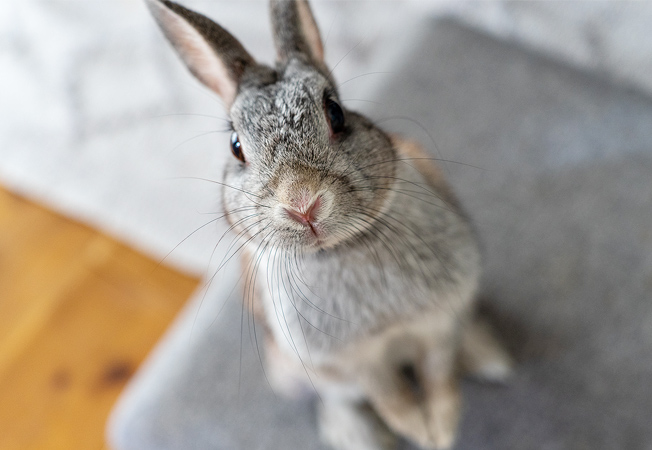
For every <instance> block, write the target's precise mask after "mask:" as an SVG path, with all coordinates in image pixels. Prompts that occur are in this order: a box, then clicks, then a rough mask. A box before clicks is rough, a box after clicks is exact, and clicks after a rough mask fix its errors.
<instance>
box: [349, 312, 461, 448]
mask: <svg viewBox="0 0 652 450" xmlns="http://www.w3.org/2000/svg"><path fill="white" fill-rule="evenodd" d="M458 334H459V329H458V322H457V321H456V320H455V319H453V318H451V317H449V316H448V315H446V317H444V316H443V315H441V314H438V313H433V314H431V315H425V317H422V318H420V319H418V320H415V321H412V322H411V323H410V324H405V323H404V324H401V325H397V326H395V327H393V328H392V329H390V330H388V331H387V332H385V333H383V334H381V335H380V336H378V337H376V338H375V339H374V341H373V342H369V343H367V348H366V349H365V350H364V352H365V353H362V354H366V355H369V356H370V358H369V359H368V360H367V362H366V363H365V365H364V367H362V368H361V369H360V372H359V373H360V376H359V380H360V383H361V384H362V386H363V389H364V391H365V393H366V395H367V397H368V399H369V402H370V404H371V405H372V406H373V407H374V409H375V410H376V411H377V413H378V415H379V416H380V417H381V418H382V419H383V420H384V421H385V422H386V423H387V425H388V426H389V427H390V429H392V430H393V431H394V432H396V433H397V434H400V435H402V436H405V437H406V438H408V439H410V440H412V441H414V442H415V443H417V444H419V445H420V446H422V447H423V448H428V449H447V448H450V447H451V446H452V445H453V443H454V441H455V435H456V432H457V425H458V422H459V417H460V403H461V401H460V391H459V387H458V383H457V378H456V370H455V363H456V357H457V352H458V345H457V342H458Z"/></svg>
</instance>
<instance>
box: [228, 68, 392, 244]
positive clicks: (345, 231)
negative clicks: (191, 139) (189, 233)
mask: <svg viewBox="0 0 652 450" xmlns="http://www.w3.org/2000/svg"><path fill="white" fill-rule="evenodd" d="M240 89H241V90H240V92H239V94H238V95H237V96H236V98H235V100H234V103H233V105H232V107H231V111H230V115H231V121H232V126H233V129H234V132H235V133H237V139H238V140H239V144H240V151H241V152H242V156H243V160H244V162H243V161H239V160H236V159H233V160H232V161H230V162H229V163H228V167H227V168H226V170H225V177H224V183H225V185H226V186H225V187H224V188H223V194H222V198H223V201H224V206H225V212H226V213H227V214H228V217H229V220H230V222H231V224H232V225H233V226H234V228H235V230H236V231H238V232H242V233H244V234H246V235H249V236H250V238H251V239H252V240H253V241H254V242H263V241H266V242H269V243H270V244H271V245H273V246H279V247H284V248H292V249H301V250H304V251H311V250H313V251H314V250H318V249H322V248H330V247H334V246H336V245H338V244H339V243H341V242H345V241H346V240H348V239H352V238H355V237H356V236H358V235H359V234H360V233H364V232H367V231H368V230H369V228H370V227H372V226H373V222H374V217H377V216H378V214H380V213H381V211H382V210H383V208H384V205H385V203H386V201H387V197H388V192H389V188H390V186H391V184H392V177H393V175H394V170H393V164H394V160H395V159H396V156H395V154H394V149H393V148H392V146H391V144H390V141H389V139H388V137H387V136H386V135H385V134H384V133H383V132H381V131H380V130H379V129H377V128H375V127H374V126H373V125H372V124H371V123H370V122H369V121H368V120H366V119H365V118H363V117H362V116H360V115H358V114H356V113H354V112H352V111H348V110H344V109H342V108H341V107H340V106H339V100H338V98H337V94H336V91H335V89H334V87H333V85H332V83H331V82H330V81H329V80H328V78H327V77H326V76H325V75H323V74H322V73H321V72H320V71H319V70H316V69H315V68H314V67H312V66H310V65H307V64H305V63H303V62H302V61H300V60H299V59H291V60H290V61H289V63H288V64H286V65H285V66H283V67H281V68H280V69H279V71H278V72H277V73H276V76H270V75H269V74H267V76H265V77H261V76H258V77H255V78H254V77H252V78H250V79H248V80H243V83H242V84H241V87H240Z"/></svg>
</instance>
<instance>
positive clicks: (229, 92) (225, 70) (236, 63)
mask: <svg viewBox="0 0 652 450" xmlns="http://www.w3.org/2000/svg"><path fill="white" fill-rule="evenodd" d="M147 5H148V6H149V9H150V11H151V12H152V15H153V16H154V18H155V19H156V21H157V22H158V24H159V26H160V27H161V29H162V30H163V32H164V34H165V36H166V37H167V38H168V40H169V41H170V42H171V43H172V45H173V46H174V48H175V49H176V50H177V52H178V53H179V55H180V56H181V59H182V60H183V61H184V62H185V64H186V66H188V69H190V72H192V74H193V75H195V76H196V77H197V78H198V79H199V81H201V82H202V83H204V84H205V85H206V86H207V87H209V88H210V89H211V90H212V91H214V92H215V93H217V94H218V95H219V96H220V97H221V98H222V100H223V101H224V103H225V105H226V107H227V108H229V107H230V106H231V104H232V103H233V101H234V100H235V96H236V94H237V91H238V85H239V83H240V80H241V79H242V76H243V75H244V72H245V70H246V68H247V67H249V66H253V65H255V61H254V59H253V58H252V57H251V56H250V55H249V53H247V51H246V50H245V49H244V47H242V45H241V44H240V42H238V40H237V39H235V38H234V37H233V36H232V35H231V34H229V32H228V31H226V30H225V29H224V28H222V27H220V26H219V25H218V24H216V23H215V22H213V21H212V20H210V19H208V18H207V17H205V16H202V15H201V14H198V13H196V12H194V11H191V10H189V9H186V8H184V7H183V6H180V5H177V4H176V3H172V2H170V1H165V0H164V1H160V0H147Z"/></svg>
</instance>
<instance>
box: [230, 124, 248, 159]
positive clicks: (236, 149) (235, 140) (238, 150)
mask: <svg viewBox="0 0 652 450" xmlns="http://www.w3.org/2000/svg"><path fill="white" fill-rule="evenodd" d="M231 152H233V156H235V157H236V158H238V159H239V160H240V161H242V162H245V157H244V153H242V144H241V143H240V138H239V137H238V133H237V132H236V131H234V132H233V133H231Z"/></svg>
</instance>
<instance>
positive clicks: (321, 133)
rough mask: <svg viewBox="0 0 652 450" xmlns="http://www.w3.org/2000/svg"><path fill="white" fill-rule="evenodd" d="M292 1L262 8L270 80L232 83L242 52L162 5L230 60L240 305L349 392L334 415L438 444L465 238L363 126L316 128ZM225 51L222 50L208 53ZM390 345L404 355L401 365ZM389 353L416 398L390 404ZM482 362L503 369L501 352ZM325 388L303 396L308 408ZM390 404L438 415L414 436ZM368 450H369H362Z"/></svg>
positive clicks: (442, 201)
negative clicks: (246, 260)
mask: <svg viewBox="0 0 652 450" xmlns="http://www.w3.org/2000/svg"><path fill="white" fill-rule="evenodd" d="M150 1H152V0H150ZM300 2H301V0H299V2H294V1H289V2H288V1H284V0H280V1H272V3H271V11H272V22H273V29H274V30H275V41H276V45H277V51H278V53H279V60H278V62H277V67H276V68H275V69H272V68H269V67H266V66H263V65H258V64H254V63H250V62H248V61H247V64H246V67H247V70H245V71H242V70H241V66H240V65H239V64H240V62H239V61H240V60H239V59H238V57H239V56H235V57H234V56H233V54H234V53H233V52H234V50H233V49H236V51H235V54H236V55H240V56H241V55H242V52H244V49H242V51H241V50H240V49H241V47H240V46H239V44H238V46H234V45H233V42H231V39H233V38H232V37H231V36H230V35H228V33H227V34H225V33H226V32H225V31H224V30H223V29H221V28H216V27H218V26H217V25H215V26H213V25H211V24H209V23H207V21H208V20H209V19H206V18H205V17H203V16H200V15H198V14H196V13H192V12H191V11H188V10H186V9H184V8H182V7H179V6H178V5H174V4H172V3H170V2H165V4H166V5H167V6H168V7H170V8H172V9H174V11H176V12H177V13H179V14H182V15H183V16H184V17H185V18H186V19H187V20H188V21H189V22H190V23H191V24H193V26H196V27H198V30H199V32H200V33H201V34H202V36H204V37H205V38H206V39H209V40H211V42H212V44H211V46H212V48H213V49H215V51H216V52H218V54H219V55H220V58H222V60H223V61H225V62H226V61H234V66H233V67H231V68H230V70H229V75H228V76H231V77H233V76H234V74H235V75H236V77H235V78H234V79H237V80H238V91H237V92H238V94H237V96H236V97H235V99H234V101H233V103H232V105H231V106H230V109H229V116H230V118H231V121H232V125H233V129H234V130H235V131H236V132H237V133H238V136H239V140H240V143H241V149H242V152H243V154H244V159H245V161H246V162H244V163H243V162H242V161H239V160H237V159H235V158H230V159H229V161H228V163H227V164H226V167H225V172H224V179H223V181H224V188H223V190H222V201H223V204H224V209H225V213H226V214H227V220H228V221H229V222H230V223H231V224H232V228H233V231H234V232H235V233H237V235H236V239H235V244H234V246H233V247H232V248H234V249H235V251H236V252H237V251H239V250H241V249H246V250H247V251H248V252H249V254H250V256H251V259H250V266H249V267H247V268H245V269H247V270H248V272H246V273H247V275H246V276H247V280H246V281H247V283H246V285H247V286H248V289H247V291H246V292H245V301H246V302H247V303H248V304H251V305H253V306H252V308H253V309H254V313H255V315H256V317H259V318H260V317H263V318H264V320H265V321H266V325H267V327H266V329H267V330H268V338H269V339H271V341H272V342H273V343H274V346H275V348H277V349H279V351H280V352H281V354H285V355H286V356H288V355H289V357H290V359H292V358H294V361H295V365H299V363H300V365H302V366H304V368H305V369H304V370H305V372H306V373H307V374H308V377H310V373H313V374H315V373H318V372H319V371H320V370H324V368H326V367H331V368H333V367H334V368H335V369H336V370H335V371H336V372H337V373H338V374H339V375H338V376H341V378H342V380H344V381H342V383H340V385H346V386H349V387H351V386H353V387H352V388H351V389H349V390H348V391H347V392H349V394H350V393H351V392H353V393H354V394H350V395H352V397H350V398H349V399H347V400H344V403H343V404H342V403H341V399H338V401H337V402H335V403H336V404H338V405H339V406H338V407H344V408H345V409H346V410H347V411H348V412H349V413H351V414H353V415H355V416H356V417H357V418H358V419H359V420H360V421H361V423H362V422H364V423H370V422H368V421H367V419H366V418H364V417H363V416H360V415H358V413H357V412H355V411H357V409H356V408H355V407H352V406H351V405H352V403H351V402H352V401H353V402H355V401H358V400H359V399H360V398H365V397H366V398H369V399H370V400H371V402H372V404H373V405H374V406H375V407H376V408H377V409H378V411H379V414H381V412H382V414H381V415H382V416H383V418H384V419H385V420H386V421H387V423H388V424H391V425H392V426H393V428H394V430H395V431H398V432H401V433H403V434H406V435H408V436H409V437H411V438H413V439H414V440H415V441H417V442H420V443H422V444H423V445H429V446H434V447H441V446H445V445H448V444H449V443H450V442H452V439H453V437H454V432H455V426H456V423H457V414H458V413H457V411H458V409H457V407H456V406H455V405H456V404H457V400H456V398H458V394H457V391H456V389H455V382H454V380H453V379H452V378H451V377H452V376H453V374H454V372H455V371H454V367H453V365H454V361H455V358H456V356H455V355H457V354H458V352H459V347H460V345H461V342H462V339H461V338H462V335H463V334H464V333H463V330H464V328H465V327H466V326H467V324H468V322H469V318H470V317H469V316H470V313H471V310H472V305H473V300H474V297H475V293H476V289H477V284H478V280H479V276H480V257H479V252H478V248H477V245H476V242H475V238H474V235H473V232H472V230H471V227H470V226H469V224H468V221H467V220H466V218H465V216H464V214H463V213H462V211H461V210H460V208H459V206H458V204H457V201H456V199H455V197H454V196H453V195H452V194H451V192H450V191H449V190H448V188H447V186H446V185H445V184H443V181H441V180H440V181H438V182H435V183H433V182H432V180H430V179H427V178H426V177H425V175H424V173H423V172H422V171H420V170H418V169H419V167H418V166H419V164H420V161H418V160H406V159H405V157H404V156H401V153H400V149H399V148H397V147H395V144H394V142H395V141H393V140H392V139H391V138H390V137H389V136H388V135H387V134H385V133H384V132H383V131H382V130H380V129H379V128H377V127H376V126H374V125H373V124H372V123H371V122H370V121H369V120H368V119H366V118H364V117H363V116H361V115H359V114H357V113H355V112H353V111H349V110H344V116H345V128H344V130H343V131H341V132H338V133H335V134H334V132H332V130H331V129H330V128H329V120H328V117H327V113H326V107H325V105H326V104H327V101H336V102H337V101H338V97H337V88H336V85H335V84H334V82H333V80H332V79H331V77H330V74H329V72H328V71H327V70H326V68H325V66H324V65H323V61H322V60H321V59H320V58H319V57H318V55H319V51H320V46H321V42H320V41H317V40H315V37H317V38H318V32H317V30H316V25H315V23H314V19H313V18H312V15H311V14H310V13H309V11H310V10H309V8H308V7H307V3H305V2H304V3H300ZM299 7H301V8H304V9H302V10H301V11H302V13H301V14H300V13H299V10H298V8H299ZM215 30H217V31H215ZM306 30H308V31H306ZM307 33H308V34H310V36H312V40H311V39H306V35H307ZM225 36H226V37H225ZM224 42H227V45H226V48H227V49H229V50H226V51H225V53H222V51H221V50H220V49H221V48H224V47H225V46H224V45H223V44H224ZM316 44H319V45H318V46H316ZM245 53H246V52H245ZM303 197H305V198H318V199H320V201H321V203H320V207H319V209H318V210H317V213H316V214H317V219H316V220H315V229H316V230H317V231H315V230H313V229H312V227H311V228H310V229H308V228H307V227H306V226H304V225H302V224H300V223H297V222H296V221H293V220H291V219H290V218H288V216H287V213H286V211H287V210H288V208H290V207H291V206H292V205H293V202H296V201H298V200H297V199H299V198H303ZM256 296H259V297H260V299H261V301H260V302H255V301H254V300H255V298H254V297H256ZM256 308H260V309H262V310H263V311H260V310H258V311H256V310H255V309H256ZM411 323H412V324H413V325H414V326H412V325H411ZM411 333H416V334H415V335H414V336H412V334H411ZM384 335H386V336H387V337H386V339H385V338H382V336H384ZM383 339H385V340H383ZM433 339H434V340H436V342H433ZM396 342H407V343H411V342H414V343H415V344H414V345H415V346H417V347H418V348H416V347H415V351H407V350H406V351H405V352H403V351H402V350H400V347H401V345H398V346H397V344H396ZM363 343H365V344H363ZM392 343H394V344H392ZM364 345H366V346H367V347H364ZM406 345H408V344H406ZM410 345H412V344H410ZM473 345H474V344H473V342H471V343H470V344H469V346H473ZM364 348H367V350H368V353H367V354H362V353H361V352H365V351H367V350H363V349H364ZM417 350H418V351H417ZM471 353H472V352H471ZM403 354H405V355H411V354H420V355H423V356H422V357H420V360H419V361H416V360H415V361H407V363H409V364H413V365H415V372H414V373H416V374H418V378H419V379H417V380H416V381H415V380H411V381H410V382H411V383H413V384H414V383H415V382H417V383H426V385H425V390H424V391H423V392H428V393H430V394H428V395H430V397H431V398H430V399H428V398H427V397H428V395H425V396H423V398H419V399H415V398H413V399H410V398H409V396H407V397H406V396H405V395H404V389H403V388H402V387H401V383H402V382H401V381H400V380H398V381H396V380H397V376H396V374H395V373H394V372H392V371H395V370H396V369H397V368H396V367H394V366H395V365H396V361H398V360H399V359H402V358H403V356H402V355H403ZM495 354H497V355H498V359H501V358H502V359H501V361H500V362H501V363H502V362H504V363H505V365H506V364H508V363H507V361H508V358H507V357H506V356H505V355H504V353H502V352H500V351H497V352H495ZM372 355H373V356H372ZM365 358H367V359H365ZM368 358H371V360H369V359H368ZM427 361H440V364H441V367H438V366H436V365H435V366H433V365H432V363H430V362H427ZM471 363H473V361H471ZM417 366H418V367H417ZM352 368H353V369H352ZM401 370H402V369H401ZM347 371H348V372H347ZM345 373H348V375H342V374H345ZM415 376H417V375H415ZM429 377H430V378H429ZM399 378H400V377H399ZM382 380H384V381H382ZM387 380H389V381H387ZM428 380H431V381H428ZM427 383H433V384H432V385H428V384H427ZM336 384H337V383H336ZM333 386H334V385H333ZM333 386H331V385H329V384H328V383H326V385H321V384H320V385H315V387H316V388H317V389H318V390H319V391H320V392H321V394H322V395H329V394H328V393H329V392H331V391H332V389H333ZM379 386H383V388H382V389H383V390H382V391H379V390H378V389H379ZM388 386H389V387H388ZM412 387H415V386H412ZM416 388H419V389H422V388H424V386H416ZM347 389H348V388H347ZM349 394H347V395H349ZM338 395H339V394H338ZM432 396H434V399H433V398H432ZM338 398H339V397H338ZM438 398H441V399H444V400H443V403H442V402H441V401H439V400H438ZM351 399H354V400H351ZM385 400H387V401H385ZM438 401H439V403H437V402H438ZM424 402H426V403H428V404H427V405H424V404H423V403H424ZM399 404H400V405H403V407H405V408H407V409H405V411H407V412H409V413H410V414H421V413H420V412H419V411H425V410H426V409H423V408H426V406H427V408H431V409H430V410H431V411H445V412H444V413H442V414H444V416H442V417H439V416H437V417H434V418H433V417H430V418H426V419H427V420H426V421H425V422H423V421H422V422H421V424H416V426H413V424H412V423H410V422H409V421H408V422H406V420H407V419H405V417H408V416H406V415H405V414H404V413H403V412H401V411H403V410H401V411H398V409H397V410H392V408H393V406H391V405H399ZM342 405H344V406H342ZM388 405H390V406H388ZM433 414H434V413H433ZM437 414H439V413H437ZM324 416H325V417H329V418H331V419H332V418H333V417H336V416H337V415H335V416H333V415H332V414H328V413H325V414H324ZM329 420H330V419H329ZM429 421H432V423H431V424H430V422H429ZM424 423H425V425H424ZM329 426H331V425H329ZM343 426H346V424H343ZM419 427H421V428H424V427H425V429H419ZM338 432H339V431H338V430H332V429H327V430H326V431H325V434H326V435H328V436H331V438H327V440H329V442H331V444H333V445H336V446H338V447H339V448H342V449H344V448H356V447H355V445H354V444H352V443H350V444H346V443H341V442H340V440H339V438H337V439H336V436H338ZM333 439H335V440H333ZM360 439H363V440H364V438H363V437H362V435H359V436H356V439H354V440H353V441H351V442H358V441H359V440H360ZM336 441H337V442H336ZM356 445H357V444H356ZM368 448H378V447H377V446H376V444H373V443H371V441H369V447H368Z"/></svg>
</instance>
